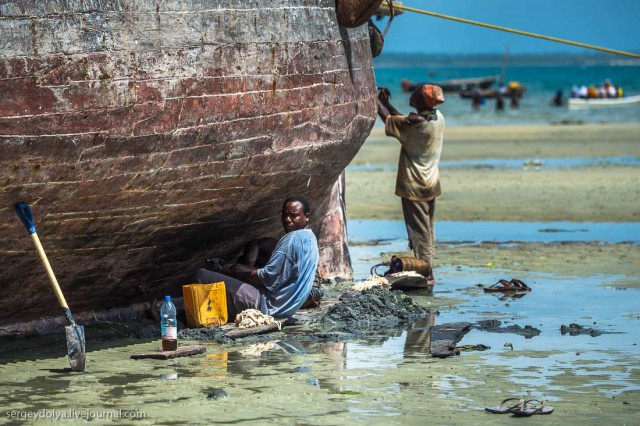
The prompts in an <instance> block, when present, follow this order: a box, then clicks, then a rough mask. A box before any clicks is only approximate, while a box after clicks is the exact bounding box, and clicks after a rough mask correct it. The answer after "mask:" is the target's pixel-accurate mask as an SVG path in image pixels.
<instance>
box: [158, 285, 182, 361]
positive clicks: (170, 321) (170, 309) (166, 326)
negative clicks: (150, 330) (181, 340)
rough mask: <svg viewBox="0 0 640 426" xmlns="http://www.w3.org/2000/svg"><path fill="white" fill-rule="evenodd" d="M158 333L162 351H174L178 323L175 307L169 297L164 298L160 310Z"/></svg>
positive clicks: (176, 341) (176, 345)
mask: <svg viewBox="0 0 640 426" xmlns="http://www.w3.org/2000/svg"><path fill="white" fill-rule="evenodd" d="M160 331H161V333H162V350H163V351H175V350H176V349H178V321H177V320H176V307H175V306H174V304H173V303H172V302H171V296H165V297H164V303H163V304H162V307H161V308H160Z"/></svg>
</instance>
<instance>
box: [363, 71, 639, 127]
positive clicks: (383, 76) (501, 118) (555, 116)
mask: <svg viewBox="0 0 640 426" xmlns="http://www.w3.org/2000/svg"><path fill="white" fill-rule="evenodd" d="M374 66H375V64H374ZM430 72H431V73H432V77H431V78H430V77H429V73H430ZM375 74H376V83H377V85H378V86H384V87H387V88H388V89H390V90H391V93H392V97H391V101H392V104H393V105H394V106H395V107H396V108H398V109H399V110H400V111H401V112H403V113H408V112H409V111H411V109H410V108H409V95H408V94H406V93H402V90H401V86H400V82H401V80H402V79H408V80H410V81H415V82H426V81H441V80H448V79H454V78H467V77H480V76H487V75H499V74H500V64H496V66H495V67H470V66H460V67H452V66H447V67H429V66H428V64H425V65H424V66H419V67H403V68H392V67H376V68H375ZM607 78H609V79H611V80H612V82H613V83H614V84H618V85H621V86H622V88H623V89H624V91H625V94H627V95H637V94H640V66H604V65H599V66H553V65H549V66H545V67H543V66H513V67H509V68H508V69H507V73H506V80H507V81H518V82H520V83H521V84H522V85H524V86H526V88H527V90H526V93H525V96H524V98H523V99H522V100H521V102H520V108H519V109H517V110H512V109H510V107H509V103H508V102H506V105H505V110H504V111H503V112H502V113H499V112H496V111H495V103H494V102H495V101H494V100H492V99H488V100H487V101H486V104H485V105H484V106H483V107H482V108H481V109H480V111H479V112H473V111H472V110H471V100H470V99H462V98H460V97H458V96H457V95H456V94H446V95H445V97H446V102H445V103H444V104H443V105H441V106H440V110H441V111H442V112H443V113H444V114H445V118H446V120H447V125H448V126H464V125H509V124H513V125H516V124H548V123H559V122H563V121H564V122H583V123H637V122H638V121H640V104H636V105H633V106H625V107H611V108H601V109H597V110H596V109H590V110H589V109H587V110H572V111H570V110H568V109H567V108H566V107H552V106H549V105H548V101H549V99H550V98H551V97H552V96H553V95H554V94H555V92H556V90H558V89H562V90H563V92H564V94H565V96H568V95H569V93H570V91H571V86H572V85H573V84H577V85H580V84H586V85H589V84H594V85H599V84H601V83H602V82H603V81H604V80H605V79H607ZM376 125H377V126H380V125H381V123H380V120H378V121H377V123H376Z"/></svg>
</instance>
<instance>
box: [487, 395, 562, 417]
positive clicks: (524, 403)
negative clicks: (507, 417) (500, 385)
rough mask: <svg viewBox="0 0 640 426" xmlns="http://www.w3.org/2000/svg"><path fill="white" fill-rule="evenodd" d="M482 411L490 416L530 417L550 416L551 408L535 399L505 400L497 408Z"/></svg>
mask: <svg viewBox="0 0 640 426" xmlns="http://www.w3.org/2000/svg"><path fill="white" fill-rule="evenodd" d="M514 401H516V402H515V404H514ZM484 411H486V412H487V413H491V414H513V416H514V417H531V416H533V415H535V414H551V413H553V407H552V406H550V405H545V403H544V401H540V400H537V399H527V400H525V399H522V398H507V399H505V400H503V401H502V402H501V403H500V404H498V406H497V407H495V408H485V409H484Z"/></svg>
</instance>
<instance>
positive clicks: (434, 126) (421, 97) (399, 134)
mask: <svg viewBox="0 0 640 426" xmlns="http://www.w3.org/2000/svg"><path fill="white" fill-rule="evenodd" d="M389 98H390V93H389V90H388V89H384V88H382V89H380V91H379V93H378V114H379V115H380V118H381V119H382V120H383V121H384V124H385V133H386V134H387V136H393V137H395V138H396V139H398V141H400V144H401V145H402V148H401V149H400V160H399V162H398V176H397V179H396V195H397V196H399V197H401V200H402V213H403V214H404V222H405V225H406V227H407V234H408V236H409V246H410V248H411V249H412V250H413V253H414V254H415V256H416V257H417V258H419V259H423V260H426V261H428V262H429V265H430V266H431V265H433V257H434V255H435V230H434V213H435V207H436V197H437V196H438V195H440V194H441V190H440V171H439V170H438V164H439V162H440V153H441V152H442V142H443V140H444V128H445V125H444V116H443V115H442V113H441V112H440V111H438V110H436V108H435V107H436V106H437V105H439V104H441V103H443V102H444V94H443V93H442V89H441V88H440V87H439V86H433V85H429V84H425V85H422V86H419V87H418V88H416V89H415V90H414V91H413V92H412V93H411V98H410V100H409V105H410V106H411V107H413V108H415V110H416V112H415V113H414V112H412V113H410V114H409V115H407V116H405V115H402V114H400V113H399V112H398V110H397V109H395V108H394V107H393V106H392V105H391V103H390V102H389ZM427 282H428V284H431V285H433V284H435V282H436V281H435V279H434V277H433V272H431V274H429V276H428V277H427Z"/></svg>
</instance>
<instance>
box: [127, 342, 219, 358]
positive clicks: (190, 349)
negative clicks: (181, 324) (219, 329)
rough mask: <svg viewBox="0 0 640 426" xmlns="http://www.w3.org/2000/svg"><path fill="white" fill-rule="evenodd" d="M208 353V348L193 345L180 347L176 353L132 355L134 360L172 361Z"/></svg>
mask: <svg viewBox="0 0 640 426" xmlns="http://www.w3.org/2000/svg"><path fill="white" fill-rule="evenodd" d="M206 351H207V348H206V346H200V345H191V346H180V347H178V349H176V350H175V351H153V352H146V353H143V354H134V355H131V358H132V359H172V358H179V357H183V356H191V355H197V354H201V353H204V352H206Z"/></svg>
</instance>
